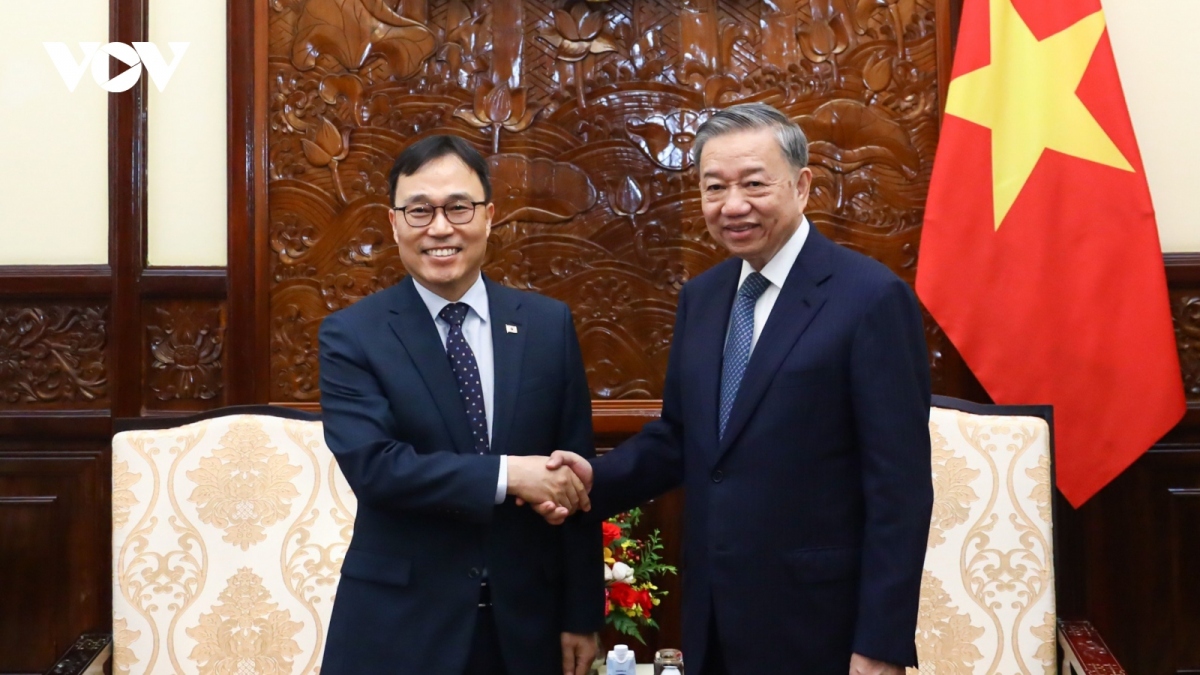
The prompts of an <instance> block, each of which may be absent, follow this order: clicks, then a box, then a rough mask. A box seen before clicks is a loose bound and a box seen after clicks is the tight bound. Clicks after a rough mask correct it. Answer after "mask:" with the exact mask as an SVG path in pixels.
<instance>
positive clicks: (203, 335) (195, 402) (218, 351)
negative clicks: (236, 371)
mask: <svg viewBox="0 0 1200 675" xmlns="http://www.w3.org/2000/svg"><path fill="white" fill-rule="evenodd" d="M142 311H143V322H144V325H145V331H146V335H145V358H146V363H145V366H144V368H143V375H144V379H145V382H144V385H143V397H142V399H143V400H142V404H143V406H144V407H145V408H147V409H151V410H207V409H209V408H215V407H218V406H220V405H222V404H223V403H224V400H225V397H224V388H225V385H224V376H225V368H224V364H225V359H224V354H225V328H226V315H225V307H224V305H223V303H221V302H218V301H206V300H163V301H149V302H146V303H145V304H144V305H143V307H142Z"/></svg>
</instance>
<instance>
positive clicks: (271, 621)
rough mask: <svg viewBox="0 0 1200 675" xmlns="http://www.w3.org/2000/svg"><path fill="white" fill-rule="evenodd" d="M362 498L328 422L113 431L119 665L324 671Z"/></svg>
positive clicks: (157, 669) (233, 421)
mask: <svg viewBox="0 0 1200 675" xmlns="http://www.w3.org/2000/svg"><path fill="white" fill-rule="evenodd" d="M355 506H356V502H355V499H354V495H353V493H352V492H351V491H350V488H349V486H348V485H347V484H346V481H345V479H344V478H343V477H342V474H341V471H339V470H338V468H337V464H336V463H335V462H334V461H333V456H332V454H331V453H330V452H329V450H328V449H327V448H326V447H325V442H324V437H323V434H322V429H321V423H320V422H310V421H301V420H293V419H284V418H280V417H273V416H269V415H229V416H225V417H218V418H215V419H210V420H206V421H202V422H197V423H195V424H189V425H186V426H180V427H175V428H172V429H165V430H158V431H131V432H124V433H120V434H117V436H116V437H115V438H114V439H113V638H114V642H113V672H114V673H201V674H208V673H212V674H214V675H217V674H219V675H226V674H229V675H234V674H237V675H241V674H246V675H249V674H251V673H254V674H258V675H263V674H271V675H282V674H284V673H313V672H316V670H317V668H318V667H319V665H320V658H321V653H322V651H323V646H324V638H325V627H326V625H327V623H328V621H329V612H330V609H331V607H332V604H333V595H334V591H335V590H336V588H337V581H338V573H339V571H340V569H341V564H342V558H343V556H344V554H345V551H346V547H347V546H348V544H349V542H350V534H351V530H352V528H353V524H354V510H355Z"/></svg>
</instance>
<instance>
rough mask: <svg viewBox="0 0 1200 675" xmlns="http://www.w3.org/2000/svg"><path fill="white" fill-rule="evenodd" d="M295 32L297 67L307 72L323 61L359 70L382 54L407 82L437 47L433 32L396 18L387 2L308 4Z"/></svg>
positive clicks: (312, 0) (315, 0) (335, 0)
mask: <svg viewBox="0 0 1200 675" xmlns="http://www.w3.org/2000/svg"><path fill="white" fill-rule="evenodd" d="M295 31H296V32H295V37H294V38H293V40H292V61H293V63H295V65H296V67H297V68H300V69H301V70H311V69H312V68H314V67H315V66H316V65H317V58H318V57H319V56H322V55H328V56H330V57H332V58H334V59H336V60H337V62H338V64H340V65H341V66H342V67H343V68H346V69H348V70H358V69H360V68H362V67H363V65H365V64H366V63H367V61H368V60H369V59H370V58H371V57H372V56H374V55H375V54H380V55H382V56H383V57H384V58H385V59H386V60H387V62H388V65H389V66H390V67H391V70H392V74H393V75H394V76H395V77H398V78H405V77H408V76H410V75H412V74H413V73H415V72H416V71H417V70H418V69H419V68H420V67H421V64H422V63H423V62H424V61H425V59H426V58H428V57H429V56H430V55H431V54H432V53H433V49H434V45H435V40H434V37H433V34H432V33H430V32H429V29H428V28H426V27H425V26H423V25H422V24H420V23H417V22H416V21H413V20H411V19H407V18H405V17H402V16H400V15H397V14H395V13H394V12H393V11H391V10H390V9H388V8H387V6H386V5H385V3H384V0H308V2H305V3H304V7H303V9H302V10H301V12H300V18H299V21H297V23H296V27H295Z"/></svg>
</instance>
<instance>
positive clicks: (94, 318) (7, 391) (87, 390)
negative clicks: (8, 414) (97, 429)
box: [0, 305, 108, 408]
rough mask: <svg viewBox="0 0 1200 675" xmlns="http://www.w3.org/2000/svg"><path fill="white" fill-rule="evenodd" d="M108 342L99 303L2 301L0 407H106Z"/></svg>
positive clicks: (106, 321) (106, 326) (0, 308)
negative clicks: (32, 304) (16, 303)
mask: <svg viewBox="0 0 1200 675" xmlns="http://www.w3.org/2000/svg"><path fill="white" fill-rule="evenodd" d="M107 343H108V317H107V311H106V310H105V308H103V307H96V306H74V305H45V306H40V307H28V306H14V305H0V406H11V407H17V406H20V407H28V408H44V407H51V406H53V407H60V408H61V407H71V408H97V407H102V406H104V405H106V403H107V401H108V377H107V372H106V371H107V363H106V360H107V356H106V347H107Z"/></svg>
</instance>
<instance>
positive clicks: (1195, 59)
mask: <svg viewBox="0 0 1200 675" xmlns="http://www.w3.org/2000/svg"><path fill="white" fill-rule="evenodd" d="M1103 3H1104V10H1105V14H1106V16H1107V18H1108V32H1109V36H1110V37H1111V39H1112V43H1113V52H1114V54H1115V55H1116V57H1117V69H1118V70H1119V71H1120V73H1121V84H1122V85H1123V86H1124V88H1125V99H1126V101H1127V102H1128V104H1129V114H1130V116H1131V117H1132V118H1133V128H1134V131H1135V132H1136V133H1137V138H1138V147H1139V148H1140V149H1141V151H1142V160H1143V162H1144V163H1145V165H1146V176H1147V178H1148V179H1149V181H1150V194H1151V196H1152V197H1153V199H1154V209H1155V211H1156V212H1157V214H1158V232H1159V237H1160V239H1161V240H1162V246H1163V250H1164V251H1169V252H1184V251H1200V220H1198V219H1197V215H1196V204H1195V202H1194V201H1193V200H1194V198H1195V195H1196V194H1197V192H1198V189H1197V187H1198V186H1200V123H1198V115H1197V113H1198V112H1200V47H1197V46H1195V44H1194V43H1192V41H1191V40H1192V38H1193V37H1194V36H1193V35H1192V31H1194V30H1195V29H1196V27H1197V26H1200V1H1198V0H1103Z"/></svg>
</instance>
